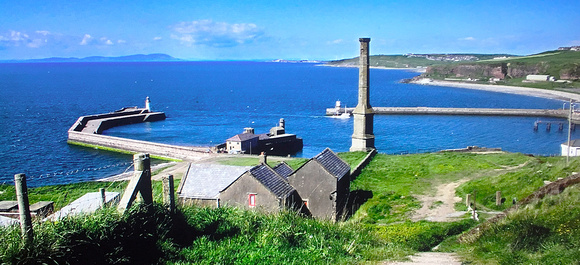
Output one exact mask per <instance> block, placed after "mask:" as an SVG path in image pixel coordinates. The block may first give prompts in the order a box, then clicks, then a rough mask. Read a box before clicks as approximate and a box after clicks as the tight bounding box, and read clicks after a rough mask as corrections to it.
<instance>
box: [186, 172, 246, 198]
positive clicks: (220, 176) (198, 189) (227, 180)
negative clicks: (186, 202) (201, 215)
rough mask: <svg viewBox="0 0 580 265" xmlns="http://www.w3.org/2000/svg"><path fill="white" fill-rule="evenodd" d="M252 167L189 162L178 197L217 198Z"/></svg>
mask: <svg viewBox="0 0 580 265" xmlns="http://www.w3.org/2000/svg"><path fill="white" fill-rule="evenodd" d="M250 168H252V167H240V166H226V165H213V164H191V166H190V168H189V171H188V172H187V176H185V183H184V184H183V189H182V190H181V194H180V197H187V198H195V199H217V198H218V196H219V193H220V191H222V190H224V189H225V188H227V187H228V186H229V185H230V184H232V182H234V181H235V180H236V179H238V178H239V177H240V176H241V175H242V174H243V173H244V172H246V171H248V169H250Z"/></svg>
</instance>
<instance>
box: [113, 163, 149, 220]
mask: <svg viewBox="0 0 580 265" xmlns="http://www.w3.org/2000/svg"><path fill="white" fill-rule="evenodd" d="M133 163H134V164H135V172H134V173H133V177H132V178H131V180H130V181H129V185H127V188H126V189H125V192H124V193H123V197H121V201H120V202H119V205H118V206H117V210H118V211H119V212H121V213H124V212H125V210H126V209H128V208H129V207H131V204H133V201H135V198H137V194H141V197H142V198H143V203H145V204H149V205H150V204H153V191H152V189H151V160H150V159H149V154H135V155H133Z"/></svg>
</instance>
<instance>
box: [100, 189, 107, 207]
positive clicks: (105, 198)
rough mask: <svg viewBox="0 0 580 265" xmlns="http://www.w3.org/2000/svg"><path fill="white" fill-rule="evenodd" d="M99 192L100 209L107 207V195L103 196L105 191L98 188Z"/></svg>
mask: <svg viewBox="0 0 580 265" xmlns="http://www.w3.org/2000/svg"><path fill="white" fill-rule="evenodd" d="M99 191H100V192H101V208H105V207H107V195H105V189H103V188H100V189H99Z"/></svg>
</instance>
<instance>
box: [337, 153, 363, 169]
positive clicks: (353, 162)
mask: <svg viewBox="0 0 580 265" xmlns="http://www.w3.org/2000/svg"><path fill="white" fill-rule="evenodd" d="M368 154H369V153H367V152H344V153H338V154H337V155H338V157H340V158H341V159H342V160H344V161H345V162H346V163H347V164H349V165H350V169H351V170H352V169H354V167H356V166H358V164H359V163H360V162H362V161H363V159H364V158H365V157H366V156H367V155H368Z"/></svg>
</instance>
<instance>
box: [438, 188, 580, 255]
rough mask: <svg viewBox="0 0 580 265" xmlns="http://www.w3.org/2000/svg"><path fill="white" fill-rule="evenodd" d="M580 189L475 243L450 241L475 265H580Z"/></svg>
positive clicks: (534, 206) (520, 213)
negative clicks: (579, 202)
mask: <svg viewBox="0 0 580 265" xmlns="http://www.w3.org/2000/svg"><path fill="white" fill-rule="evenodd" d="M578 201H580V187H579V186H578V185H576V186H573V187H569V188H568V189H566V190H565V191H564V192H563V193H562V194H560V195H553V196H546V197H544V198H543V199H542V200H539V201H536V202H534V203H531V204H529V205H526V206H525V207H523V208H520V209H519V210H517V211H516V212H514V213H512V214H510V215H508V216H507V217H506V218H505V219H503V220H501V221H499V222H498V223H495V224H492V225H491V227H489V228H488V229H486V230H484V231H483V232H482V233H481V235H480V236H479V237H478V238H476V239H475V240H474V241H473V242H469V243H463V244H459V243H457V241H455V238H450V239H448V240H447V241H446V242H445V244H444V246H443V247H442V249H443V250H452V251H458V252H459V253H460V254H461V255H463V256H464V257H465V258H466V259H468V260H470V261H471V262H474V263H476V264H580V204H578Z"/></svg>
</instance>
